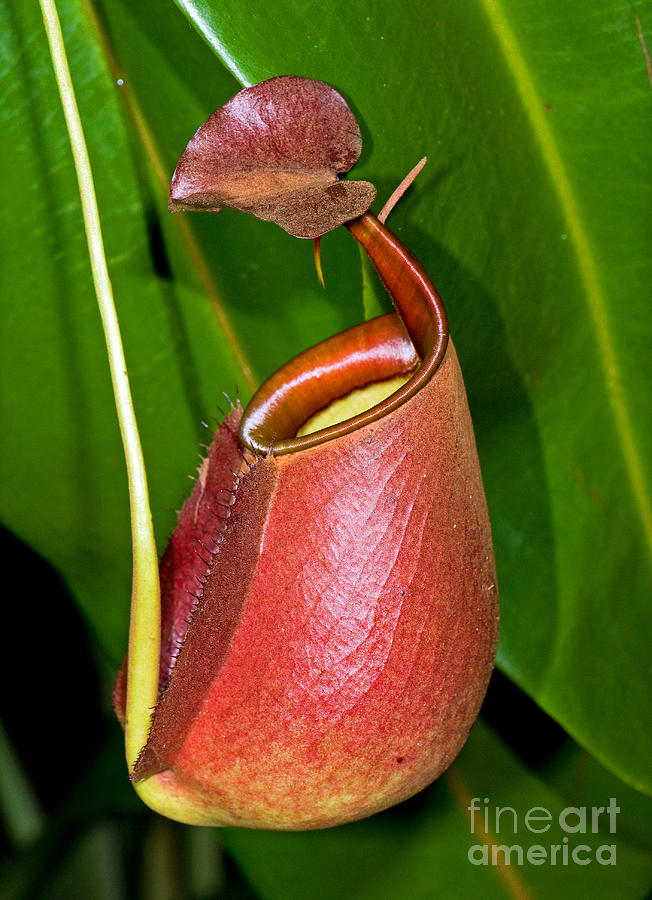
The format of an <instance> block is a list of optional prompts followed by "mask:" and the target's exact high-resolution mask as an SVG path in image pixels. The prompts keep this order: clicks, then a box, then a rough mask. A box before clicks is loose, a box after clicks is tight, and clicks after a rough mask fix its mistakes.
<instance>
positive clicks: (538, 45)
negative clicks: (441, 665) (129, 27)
mask: <svg viewBox="0 0 652 900" xmlns="http://www.w3.org/2000/svg"><path fill="white" fill-rule="evenodd" d="M180 5H181V7H182V8H183V9H184V10H185V11H186V13H187V15H188V17H189V18H190V19H191V21H193V23H194V24H195V26H196V27H197V28H198V30H199V31H200V32H201V33H202V34H203V36H204V37H205V39H206V41H207V42H208V43H209V44H210V45H211V46H212V47H213V49H214V50H215V52H216V55H217V56H218V57H219V58H221V59H222V60H224V62H225V64H226V65H227V66H228V67H229V68H230V69H231V71H232V72H233V73H234V74H235V75H236V76H237V77H238V78H240V80H242V81H243V83H253V82H256V81H259V80H261V79H263V78H267V77H269V76H270V75H273V74H276V73H277V72H279V71H285V70H287V69H288V67H289V68H291V69H292V71H293V72H296V73H297V74H300V75H309V76H310V77H314V78H319V79H322V80H325V81H328V82H330V83H332V84H334V85H335V86H336V87H337V88H338V90H340V91H341V92H342V93H343V94H344V96H345V97H347V99H350V101H351V102H352V105H353V108H354V110H355V111H356V113H357V116H358V119H359V121H361V122H362V123H363V137H365V138H366V137H367V136H369V138H370V140H371V143H367V145H366V146H367V148H368V149H367V153H365V154H363V159H362V161H361V163H360V164H359V166H358V167H357V169H356V172H357V173H359V174H360V175H361V176H363V175H369V177H372V178H373V180H374V183H375V184H376V185H377V187H378V188H379V192H380V194H381V195H382V194H383V193H384V191H383V188H385V186H387V187H386V188H385V190H387V191H389V187H390V185H391V187H393V186H394V185H395V183H396V182H398V181H399V180H400V178H401V176H402V175H403V174H404V173H405V172H406V171H407V170H408V169H409V168H411V166H412V165H413V164H414V162H415V161H416V159H418V157H419V156H421V155H423V154H425V153H427V154H428V155H429V158H430V163H429V169H430V178H429V179H428V175H427V174H426V173H424V174H423V175H422V176H421V179H422V181H421V184H420V185H419V186H418V187H415V189H414V192H413V195H412V199H408V200H406V201H404V202H403V204H402V206H401V208H399V209H398V210H397V211H396V212H395V213H394V214H393V217H392V219H391V224H392V227H393V228H395V229H396V230H397V232H398V234H399V235H400V236H401V238H402V239H403V240H404V241H405V242H406V243H408V244H409V245H410V246H411V247H412V248H413V249H414V250H415V251H416V253H417V255H419V256H420V257H421V258H422V259H423V260H424V261H425V262H426V265H427V267H428V268H429V270H430V272H431V275H432V276H433V278H434V280H435V282H436V284H437V286H438V287H439V289H440V291H441V293H442V296H443V297H444V298H445V301H446V303H447V306H448V309H449V315H450V319H451V332H452V334H453V337H454V339H455V341H456V344H457V345H458V347H459V352H460V359H461V363H462V369H463V371H464V375H465V380H466V384H467V389H468V392H469V399H470V404H471V411H472V414H473V416H474V421H475V426H476V433H477V437H478V442H479V450H480V457H481V462H482V465H483V471H484V476H485V484H486V490H487V498H488V502H489V507H490V510H491V515H492V521H493V528H494V538H495V542H496V553H497V563H498V572H499V580H500V585H501V595H502V597H503V598H504V605H503V617H502V642H501V648H500V652H499V661H500V664H501V665H502V666H503V668H504V669H505V671H507V672H508V673H509V674H510V675H511V676H512V677H514V678H515V679H516V680H517V681H518V683H519V684H521V685H522V686H523V687H524V688H525V689H526V690H528V691H529V692H530V693H531V694H532V696H533V697H535V698H536V699H537V701H538V702H539V703H541V704H542V705H543V706H544V707H545V708H546V709H547V710H548V711H549V712H551V714H553V715H554V716H555V717H556V718H557V719H558V720H559V721H560V722H562V724H563V725H564V726H565V727H566V728H567V729H568V730H569V731H570V732H571V733H572V734H573V735H574V736H576V737H577V738H578V739H579V740H580V741H581V742H583V743H584V744H585V745H586V746H588V747H590V748H591V749H592V750H593V751H594V752H595V753H596V754H597V755H598V756H599V757H600V758H601V759H603V760H604V761H605V762H607V763H608V764H609V765H611V766H612V767H613V768H614V769H616V770H617V771H618V772H619V773H620V774H621V775H622V776H623V777H626V778H628V779H630V780H631V781H632V783H634V784H636V785H639V786H641V787H645V788H646V789H647V790H650V789H651V787H652V785H651V783H650V773H649V766H648V763H647V760H648V759H649V758H650V755H651V754H652V747H651V746H650V738H651V735H652V730H651V729H650V727H649V723H650V721H651V710H650V705H649V704H650V694H649V691H648V690H647V689H646V688H645V686H644V684H643V682H642V678H643V670H642V668H641V663H642V661H643V660H644V659H645V658H646V657H647V655H648V647H649V645H650V635H651V629H650V624H651V623H650V618H651V615H650V607H649V602H648V599H649V594H650V555H651V549H652V507H651V503H650V487H649V474H650V473H649V461H650V459H652V452H651V448H650V438H651V429H650V424H649V423H650V422H651V421H652V415H651V412H650V409H649V403H650V394H649V389H648V385H649V382H650V371H649V366H650V357H649V353H648V352H647V351H646V349H645V347H646V344H647V342H649V313H648V311H647V299H646V295H647V293H649V284H650V280H651V278H652V274H651V271H650V269H651V261H650V254H649V252H648V246H647V238H646V234H647V228H648V221H649V209H650V200H651V198H650V178H649V174H650V167H651V165H652V143H651V142H650V140H649V135H650V125H651V121H650V120H651V108H650V80H649V74H648V71H647V68H646V49H645V33H646V27H645V26H646V17H647V18H650V17H651V16H652V10H651V9H650V6H649V4H646V5H644V6H643V7H640V8H637V11H636V12H635V11H634V10H633V8H632V7H631V6H629V5H628V4H625V3H615V2H612V0H602V2H600V3H598V4H597V5H594V6H593V7H592V10H591V15H590V16H587V15H586V14H585V11H583V10H582V9H580V8H578V9H574V10H572V11H569V10H568V8H567V7H566V6H565V5H564V4H562V3H561V2H559V3H558V2H556V0H549V2H547V3H546V4H545V7H544V8H542V7H541V5H540V4H538V3H531V2H515V0H506V2H502V3H498V2H494V0H486V2H483V3H479V4H476V5H474V6H473V7H469V6H467V5H462V4H455V3H448V2H440V3H437V4H434V5H433V4H431V3H418V4H415V5H414V6H412V7H411V9H410V12H409V14H407V13H406V14H405V15H402V16H401V15H397V14H396V11H395V10H394V9H393V8H391V7H390V6H389V5H388V4H386V3H384V2H371V3H364V4H356V3H353V4H351V3H335V4H329V5H324V6H322V7H319V8H313V7H312V6H310V7H301V8H297V7H296V5H295V4H290V3H288V4H283V5H282V7H280V8H279V7H278V6H275V8H274V10H273V11H271V10H270V9H269V8H268V7H267V6H266V5H265V4H263V3H253V4H249V5H248V6H247V9H246V12H245V11H244V10H243V9H242V8H241V7H240V6H239V4H237V3H235V2H228V0H227V2H225V3H219V4H217V3H212V2H210V0H208V2H201V0H187V2H184V0H181V2H180ZM560 23H563V27H560ZM407 59H409V60H410V63H409V65H405V62H404V61H405V60H407ZM360 60H364V65H360V64H359V63H360ZM433 61H435V62H433ZM607 121H608V122H609V128H608V129H606V128H605V127H604V123H605V122H607ZM388 123H390V125H389V127H388ZM426 171H427V170H426ZM372 173H373V174H372ZM646 286H647V290H646ZM596 560H599V563H598V564H596ZM623 719H625V720H626V721H627V722H628V727H627V728H626V729H623V727H622V722H623Z"/></svg>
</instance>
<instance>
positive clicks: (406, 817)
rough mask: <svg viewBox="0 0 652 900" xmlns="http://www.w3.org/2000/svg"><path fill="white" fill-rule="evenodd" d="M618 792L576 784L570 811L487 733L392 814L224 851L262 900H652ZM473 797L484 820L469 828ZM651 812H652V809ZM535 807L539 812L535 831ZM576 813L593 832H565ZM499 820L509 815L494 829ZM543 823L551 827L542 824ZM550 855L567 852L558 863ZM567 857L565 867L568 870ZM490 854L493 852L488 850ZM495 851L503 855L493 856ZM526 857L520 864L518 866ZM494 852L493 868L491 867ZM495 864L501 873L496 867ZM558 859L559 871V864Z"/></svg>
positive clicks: (227, 837) (609, 779)
mask: <svg viewBox="0 0 652 900" xmlns="http://www.w3.org/2000/svg"><path fill="white" fill-rule="evenodd" d="M621 790H622V785H620V784H619V783H618V782H617V780H616V779H615V778H614V777H613V775H611V776H606V778H604V779H603V780H601V781H600V782H599V786H598V785H591V788H590V789H589V790H586V789H584V788H582V787H581V786H580V787H579V791H578V782H577V780H576V779H575V782H574V785H573V793H574V796H573V798H572V799H569V798H568V797H565V796H564V795H563V793H560V792H559V791H558V790H557V789H556V787H555V786H553V785H551V784H550V783H549V782H548V781H546V779H543V778H540V777H537V776H536V775H534V774H533V773H531V772H529V771H528V770H527V769H526V768H525V767H524V766H523V765H522V764H520V763H519V762H518V761H517V760H516V759H515V758H514V757H513V756H512V755H511V754H510V753H509V752H508V751H507V750H506V748H505V747H504V745H503V744H502V743H501V741H499V740H498V739H497V738H496V737H495V736H494V735H493V734H492V733H491V731H490V730H489V729H488V728H487V727H486V726H483V725H482V724H481V723H480V722H478V723H477V724H476V725H475V726H474V728H473V730H472V732H471V737H470V738H469V740H468V742H467V744H466V746H465V748H464V750H463V751H462V753H461V754H460V756H459V757H458V759H457V760H456V762H455V763H454V764H453V767H452V768H451V769H450V770H449V772H448V774H447V775H445V776H444V777H443V778H442V779H441V780H440V781H439V782H438V783H437V784H435V785H433V786H432V787H431V788H430V789H428V790H427V791H425V792H424V793H423V794H422V795H420V796H419V797H416V798H414V799H413V800H412V801H409V802H408V803H406V804H403V805H402V806H400V807H398V808H396V809H394V810H390V811H388V812H386V813H381V814H380V815H378V816H375V817H374V818H372V819H367V820H365V821H362V822H356V823H354V824H352V825H346V826H343V827H340V828H334V829H330V830H328V831H321V832H304V833H299V834H279V833H274V832H252V831H244V830H240V829H238V830H236V829H226V830H225V831H224V832H223V834H224V841H225V843H226V846H227V847H228V848H229V849H230V850H231V852H232V853H233V854H234V855H235V857H236V859H238V860H239V861H240V862H241V864H242V865H243V867H244V868H245V871H246V872H247V876H248V878H249V879H250V881H251V883H252V884H253V886H254V887H255V888H256V890H257V891H258V892H259V894H260V896H261V897H263V898H264V900H281V898H283V900H299V898H303V897H311V898H313V900H337V898H340V897H355V898H356V900H367V898H369V900H395V898H402V897H409V898H411V900H430V898H432V897H451V898H453V897H460V898H468V897H482V898H483V900H485V898H486V900H494V898H496V900H507V898H529V897H536V898H539V900H547V898H550V900H556V898H558V897H560V896H561V897H600V898H602V900H607V898H613V900H624V898H626V897H631V898H639V897H642V896H644V894H645V891H646V890H647V888H648V886H649V883H650V878H651V877H652V861H651V860H650V856H649V853H648V852H647V850H645V849H644V848H642V847H637V846H636V837H635V836H632V835H630V834H627V835H625V836H624V835H623V834H622V833H621V822H622V820H623V817H624V816H625V817H629V819H630V821H631V818H632V809H631V807H630V805H629V801H630V797H629V796H627V797H626V799H623V796H622V793H621ZM614 791H615V792H616V795H617V796H616V799H617V803H616V804H615V805H616V806H619V811H618V812H616V811H615V808H614V812H613V816H612V817H611V818H610V817H609V814H608V813H607V812H606V808H607V807H608V806H609V803H610V799H611V797H612V796H614V793H613V792H614ZM610 792H612V793H610ZM633 793H634V792H632V794H633ZM639 796H640V795H639ZM474 797H475V798H476V802H475V804H473V805H474V806H475V807H476V810H477V812H475V813H474V814H473V819H471V812H470V807H471V805H472V799H473V798H474ZM644 804H645V807H646V808H647V809H648V811H649V808H650V801H649V800H648V799H647V798H645V800H644ZM594 806H595V807H596V808H599V807H603V809H604V811H603V812H602V813H601V814H600V816H601V818H600V817H598V819H596V830H595V831H593V823H592V818H591V816H592V812H591V810H592V807H594ZM535 807H536V808H538V810H536V811H534V812H533V813H532V815H531V818H530V819H529V820H526V815H527V813H528V812H529V811H530V810H534V809H535ZM569 807H574V808H577V809H580V810H581V809H585V810H586V815H587V819H586V829H585V830H582V831H579V830H578V831H577V832H571V831H567V830H566V829H565V828H564V825H566V826H567V827H568V828H569V829H570V828H575V827H576V826H577V827H578V828H579V827H581V822H582V818H581V817H582V816H583V815H584V813H582V812H579V813H574V812H568V813H564V810H566V809H568V808H569ZM498 808H502V809H503V810H504V811H503V812H502V813H498V818H496V811H497V809H498ZM542 809H543V810H544V812H542V811H541V810H542ZM634 809H635V807H634ZM546 811H547V812H548V813H549V814H550V818H549V819H546V818H545V815H546ZM485 812H486V815H487V819H486V823H485ZM537 816H543V817H544V818H543V819H540V820H538V821H537V819H536V817H537ZM560 816H562V823H561V824H560ZM566 817H567V818H566ZM496 823H497V824H496ZM485 824H486V825H488V829H486V828H485ZM612 825H613V826H614V828H615V831H613V832H612V831H610V828H611V826H612ZM538 829H541V830H540V831H538ZM580 844H582V845H585V847H586V848H590V850H589V849H585V850H580V851H579V852H578V854H577V858H579V859H580V863H579V864H578V863H577V862H575V861H574V858H573V856H572V853H573V850H574V849H575V848H577V846H578V845H580ZM535 845H536V846H539V847H542V848H545V854H546V855H545V857H543V856H541V855H540V856H539V862H532V861H531V858H530V859H528V856H527V854H528V850H529V848H531V847H532V846H535ZM553 846H556V847H557V848H558V849H557V850H556V851H553V850H552V847H553ZM565 846H566V847H567V851H566V852H567V853H568V857H567V861H566V862H565V863H564V855H563V854H564V852H565V851H564V847H565ZM604 846H613V847H614V848H615V849H614V851H613V853H614V857H613V858H614V859H615V864H614V865H606V864H605V863H604V860H606V859H607V857H608V856H609V855H610V852H611V851H606V850H603V851H601V852H599V851H598V848H600V847H604ZM484 847H487V848H488V849H487V850H486V851H485V850H484V849H479V848H484ZM494 847H496V848H498V847H502V848H503V849H500V850H498V849H496V850H495V851H494V849H493V848H494ZM505 848H514V849H512V850H510V851H509V853H510V856H509V859H510V864H509V865H505V864H504V862H505V859H506V856H505V853H506V851H505ZM518 848H522V852H523V857H522V860H521V861H519V849H518ZM485 852H486V853H487V863H484V861H483V860H484V857H483V854H484V853H485ZM494 852H495V853H496V857H495V859H496V862H497V863H499V864H493V863H492V860H493V856H492V854H493V853H494ZM536 852H537V851H535V855H536ZM539 853H541V851H539ZM553 854H555V856H554V858H555V859H556V862H552V859H553ZM543 858H545V862H543V863H542V862H541V860H542V859H543ZM600 859H602V860H603V862H602V863H601V862H600ZM470 860H474V861H475V862H470ZM307 861H309V862H310V864H309V865H306V862H307ZM500 863H503V864H502V865H500Z"/></svg>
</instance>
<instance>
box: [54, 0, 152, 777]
mask: <svg viewBox="0 0 652 900" xmlns="http://www.w3.org/2000/svg"><path fill="white" fill-rule="evenodd" d="M39 2H40V5H41V12H42V13H43V22H44V25H45V31H46V33H47V37H48V43H49V45H50V55H51V57H52V65H53V67H54V73H55V76H56V79H57V84H58V86H59V94H60V96H61V105H62V107H63V112H64V115H65V119H66V126H67V129H68V135H69V137H70V146H71V149H72V155H73V159H74V163H75V170H76V172H77V181H78V183H79V195H80V198H81V205H82V213H83V217H84V228H85V231H86V239H87V241H88V252H89V256H90V262H91V269H92V272H93V282H94V284H95V293H96V295H97V303H98V306H99V310H100V316H101V318H102V325H103V328H104V336H105V340H106V347H107V354H108V358H109V366H110V369H111V380H112V382H113V393H114V397H115V404H116V409H117V413H118V421H119V424H120V433H121V435H122V443H123V446H124V453H125V461H126V464H127V477H128V481H129V498H130V505H131V529H132V542H133V584H132V606H131V622H130V632H129V678H128V689H127V710H126V718H127V724H126V755H127V762H128V764H129V767H130V769H131V768H132V767H133V764H134V762H135V760H136V757H137V755H138V753H139V752H140V750H141V748H142V747H143V746H144V744H145V741H146V740H147V735H148V732H149V727H150V724H151V712H150V710H151V709H152V708H153V707H154V705H155V703H156V699H157V694H158V660H159V647H160V596H159V578H158V559H157V553H156V544H155V541H154V529H153V527H152V515H151V510H150V506H149V494H148V490H147V478H146V474H145V462H144V459H143V451H142V448H141V444H140V437H139V434H138V426H137V424H136V416H135V413H134V408H133V403H132V399H131V391H130V389H129V379H128V377H127V365H126V362H125V357H124V350H123V347H122V339H121V337H120V327H119V325H118V318H117V315H116V310H115V304H114V302H113V291H112V289H111V281H110V278H109V272H108V269H107V265H106V257H105V253H104V243H103V240H102V230H101V226H100V217H99V212H98V209H97V200H96V197H95V187H94V185H93V173H92V171H91V164H90V160H89V158H88V150H87V148H86V140H85V138H84V132H83V128H82V124H81V120H80V117H79V110H78V108H77V101H76V99H75V93H74V89H73V84H72V79H71V77H70V69H69V68H68V60H67V56H66V49H65V45H64V41H63V35H62V33H61V25H60V22H59V16H58V13H57V8H56V5H55V2H54V0H39Z"/></svg>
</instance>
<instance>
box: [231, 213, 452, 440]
mask: <svg viewBox="0 0 652 900" xmlns="http://www.w3.org/2000/svg"><path fill="white" fill-rule="evenodd" d="M346 227H347V228H348V229H349V231H350V232H351V233H352V235H353V236H354V237H355V239H356V240H357V241H358V242H359V243H360V244H361V245H362V246H363V247H364V249H365V251H366V252H367V254H368V256H369V258H370V259H371V261H372V262H373V264H374V266H375V267H376V269H377V270H378V273H379V275H380V277H381V279H382V281H383V283H384V284H385V287H386V288H387V291H388V293H389V295H390V297H391V299H392V302H393V303H394V306H395V307H396V312H394V313H388V314H386V315H384V316H379V317H377V318H375V319H371V320H369V321H368V322H364V323H362V324H361V325H355V326H354V327H353V328H349V329H347V330H346V331H343V332H341V333H340V334H338V335H335V336H333V337H332V338H328V339H327V340H325V341H322V342H321V343H320V344H317V345H316V346H315V347H311V348H310V349H308V350H305V351H304V352H303V353H300V354H299V355H298V356H296V357H294V359H292V360H290V361H289V362H288V363H286V364H285V365H284V366H282V367H281V368H280V369H279V370H278V371H277V372H276V373H275V374H274V375H272V376H271V377H270V378H269V379H268V380H267V381H266V382H265V383H264V384H263V385H262V386H261V387H260V388H259V389H258V391H257V392H256V394H255V395H254V396H253V398H252V400H251V401H250V403H249V405H248V406H247V409H246V410H245V414H244V416H243V418H242V422H241V424H240V440H241V442H242V444H243V445H244V446H245V447H247V448H249V449H250V450H252V451H253V452H254V453H256V454H259V455H267V454H269V453H273V454H274V455H275V456H276V455H283V454H286V453H295V452H297V451H300V450H307V449H309V448H311V447H315V446H318V445H319V444H323V443H325V442H327V441H330V440H334V439H335V438H337V437H341V436H342V435H344V434H349V433H350V432H352V431H356V430H358V429H359V428H361V427H363V426H364V425H366V424H368V423H369V422H375V421H377V420H378V419H380V418H382V417H383V416H386V415H387V414H388V413H390V412H392V411H393V410H395V409H398V407H400V406H402V405H403V404H404V403H405V402H406V401H407V400H409V399H410V398H411V397H413V396H414V395H415V394H417V393H418V392H419V391H420V390H421V388H422V387H423V386H424V385H425V384H426V383H427V382H428V381H429V380H430V378H432V376H433V375H434V373H435V372H436V371H437V369H438V367H439V365H440V363H441V361H442V360H443V358H444V355H445V352H446V347H447V344H448V322H447V317H446V311H445V309H444V305H443V302H442V300H441V297H440V296H439V294H438V292H437V290H436V289H435V287H434V286H433V284H432V283H431V281H430V279H429V277H428V275H427V274H426V272H425V270H424V268H423V266H422V265H421V263H419V261H418V260H417V259H416V258H415V257H414V256H413V255H412V253H411V252H410V251H409V250H408V249H407V248H406V247H405V246H404V245H403V244H402V243H401V242H400V241H399V240H398V238H396V237H395V236H394V235H393V234H392V233H391V232H390V231H389V230H388V229H387V228H386V227H385V226H384V225H382V224H381V223H380V222H379V221H378V219H377V218H376V217H375V216H373V215H372V214H371V213H365V215H363V216H360V217H359V218H358V219H354V220H353V221H351V222H348V223H347V226H346ZM401 376H402V377H406V378H407V380H406V381H405V383H404V384H402V385H401V387H399V388H398V390H395V391H394V392H393V393H391V394H390V395H389V396H388V397H386V398H385V399H384V400H382V401H381V402H380V403H376V404H375V405H373V406H371V407H370V408H369V409H365V410H364V411H363V412H360V413H358V414H357V415H354V416H351V417H350V418H347V419H344V420H343V421H341V422H337V423H336V424H334V425H330V426H328V427H325V428H320V429H318V430H316V431H313V432H311V433H309V434H305V435H302V436H299V435H298V432H299V430H300V429H301V428H302V427H303V426H304V425H305V423H306V422H307V421H308V420H309V419H311V418H312V416H314V415H315V413H317V412H319V411H320V410H323V409H324V408H326V407H328V406H329V405H330V404H331V403H332V402H333V401H335V400H338V399H340V398H342V397H345V396H347V395H348V394H350V393H351V391H354V390H357V389H360V388H364V387H366V386H368V385H371V384H374V383H377V382H380V381H384V380H387V379H390V378H395V377H401Z"/></svg>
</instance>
